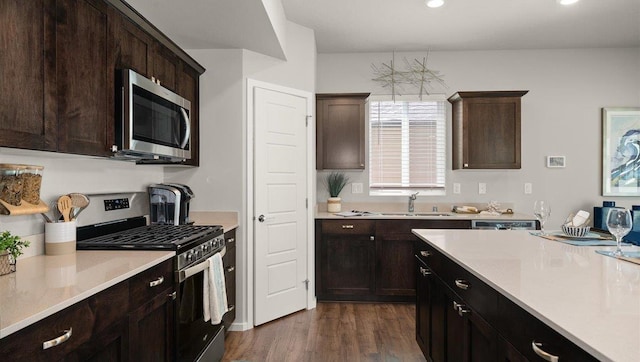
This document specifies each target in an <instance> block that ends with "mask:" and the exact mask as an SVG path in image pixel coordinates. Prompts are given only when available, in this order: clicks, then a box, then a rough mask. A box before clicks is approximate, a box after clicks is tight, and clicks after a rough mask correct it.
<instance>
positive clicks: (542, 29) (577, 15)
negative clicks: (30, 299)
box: [128, 0, 640, 57]
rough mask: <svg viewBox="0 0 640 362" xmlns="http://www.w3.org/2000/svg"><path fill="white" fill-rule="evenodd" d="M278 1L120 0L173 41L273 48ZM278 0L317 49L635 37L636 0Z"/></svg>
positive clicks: (568, 44) (608, 43)
mask: <svg viewBox="0 0 640 362" xmlns="http://www.w3.org/2000/svg"><path fill="white" fill-rule="evenodd" d="M278 1H279V0H190V1H189V2H187V3H186V4H188V6H186V5H185V2H181V1H174V0H128V2H129V3H130V4H131V5H132V6H133V7H134V8H135V9H137V10H138V11H139V12H140V13H142V15H143V16H145V17H147V18H148V19H149V20H150V21H151V22H152V23H154V24H155V25H156V26H157V27H158V28H159V29H160V30H161V31H163V32H164V33H165V34H167V35H168V36H169V37H170V38H172V39H174V40H175V42H176V43H177V44H178V45H180V46H181V47H182V48H185V49H219V48H245V49H250V50H253V51H256V52H260V53H263V54H267V55H272V56H276V57H281V56H282V54H283V51H282V44H281V42H280V41H279V38H278V34H277V33H276V32H275V31H274V30H273V26H272V24H273V13H272V12H271V13H269V10H270V9H269V7H273V3H277V2H278ZM281 1H282V8H283V9H284V16H286V19H287V20H288V21H291V22H293V23H296V24H299V25H302V26H305V27H308V28H311V29H313V30H314V31H315V36H316V42H317V49H318V53H338V52H386V51H392V50H396V51H411V50H425V49H431V50H498V49H556V48H600V47H640V0H581V1H580V2H578V3H576V4H573V5H570V6H562V5H559V4H558V3H557V2H556V0H483V1H479V0H446V4H445V5H444V6H443V7H441V8H437V9H431V8H428V7H426V6H425V4H424V0H281ZM278 6H279V4H278Z"/></svg>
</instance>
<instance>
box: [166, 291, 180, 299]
mask: <svg viewBox="0 0 640 362" xmlns="http://www.w3.org/2000/svg"><path fill="white" fill-rule="evenodd" d="M177 296H178V293H177V292H173V293H170V294H167V297H169V299H171V300H176V297H177Z"/></svg>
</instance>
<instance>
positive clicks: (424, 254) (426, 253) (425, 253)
mask: <svg viewBox="0 0 640 362" xmlns="http://www.w3.org/2000/svg"><path fill="white" fill-rule="evenodd" d="M420 255H422V256H424V257H427V256H431V252H430V251H428V250H421V251H420Z"/></svg>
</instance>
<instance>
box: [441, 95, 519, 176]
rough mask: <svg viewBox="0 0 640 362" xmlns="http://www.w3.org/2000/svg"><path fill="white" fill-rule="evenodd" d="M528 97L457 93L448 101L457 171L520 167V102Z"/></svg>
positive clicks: (453, 158)
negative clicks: (450, 110) (451, 114)
mask: <svg viewBox="0 0 640 362" xmlns="http://www.w3.org/2000/svg"><path fill="white" fill-rule="evenodd" d="M527 93H528V91H488V92H457V93H455V94H454V95H452V96H451V97H449V102H450V103H451V104H452V108H453V116H452V121H453V127H452V134H453V135H452V146H453V153H452V160H453V164H452V168H453V169H454V170H459V169H519V168H520V167H521V166H520V99H521V97H522V96H524V95H525V94H527Z"/></svg>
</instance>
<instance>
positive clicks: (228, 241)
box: [227, 238, 236, 244]
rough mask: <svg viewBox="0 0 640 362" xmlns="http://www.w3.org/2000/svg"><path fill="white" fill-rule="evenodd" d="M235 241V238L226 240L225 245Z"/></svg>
mask: <svg viewBox="0 0 640 362" xmlns="http://www.w3.org/2000/svg"><path fill="white" fill-rule="evenodd" d="M235 241H236V238H229V239H227V244H231V243H233V242H235Z"/></svg>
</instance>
